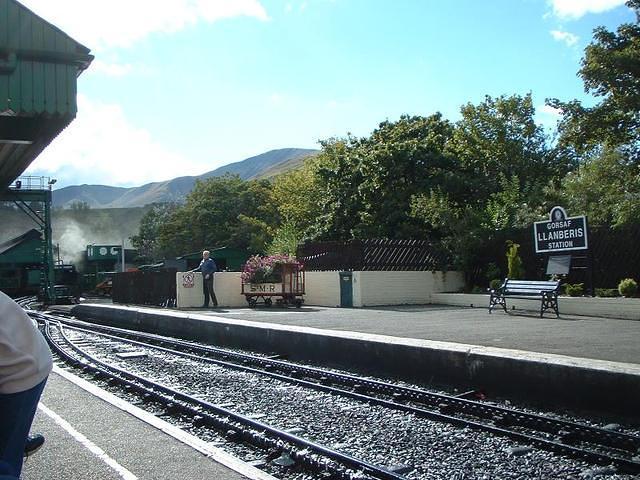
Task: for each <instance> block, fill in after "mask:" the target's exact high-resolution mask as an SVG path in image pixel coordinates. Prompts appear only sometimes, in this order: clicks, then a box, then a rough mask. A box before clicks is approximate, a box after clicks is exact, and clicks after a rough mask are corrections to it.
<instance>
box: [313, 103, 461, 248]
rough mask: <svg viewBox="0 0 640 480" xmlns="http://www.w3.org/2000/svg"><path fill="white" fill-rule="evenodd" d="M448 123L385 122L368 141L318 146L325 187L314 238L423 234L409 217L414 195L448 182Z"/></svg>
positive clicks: (432, 118)
mask: <svg viewBox="0 0 640 480" xmlns="http://www.w3.org/2000/svg"><path fill="white" fill-rule="evenodd" d="M451 133H452V125H451V124H450V122H448V121H447V120H444V119H443V118H442V116H441V115H440V114H435V115H431V116H429V117H419V116H414V117H410V116H403V117H401V118H400V120H398V121H397V122H388V121H386V122H383V123H381V124H380V125H379V127H378V128H377V129H376V130H375V131H374V132H373V133H372V135H371V136H370V137H369V138H363V139H355V138H353V137H348V138H346V139H330V140H327V141H324V142H321V145H322V152H321V154H320V156H319V161H320V166H319V168H318V171H317V174H318V178H319V181H320V182H321V183H322V184H323V185H324V189H325V190H324V196H323V198H322V203H321V214H320V215H319V216H318V218H317V220H316V223H315V228H316V234H317V235H318V236H319V237H321V238H327V239H350V238H354V237H386V238H408V237H413V236H417V235H421V234H422V231H421V229H420V224H419V222H416V220H415V219H414V218H413V217H412V216H411V215H410V212H411V198H412V196H413V195H415V194H418V193H420V192H423V191H425V190H428V188H429V187H435V186H436V185H439V184H441V183H443V182H445V181H446V179H445V178H444V177H445V176H446V175H447V172H449V171H450V169H451V164H452V161H451V159H450V158H448V157H447V156H446V155H444V153H443V151H444V146H445V144H446V142H447V141H448V140H449V139H450V137H451Z"/></svg>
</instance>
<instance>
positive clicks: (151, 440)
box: [21, 368, 275, 480]
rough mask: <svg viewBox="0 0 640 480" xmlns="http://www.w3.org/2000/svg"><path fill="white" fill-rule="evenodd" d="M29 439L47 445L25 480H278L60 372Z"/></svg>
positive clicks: (47, 391)
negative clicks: (38, 439)
mask: <svg viewBox="0 0 640 480" xmlns="http://www.w3.org/2000/svg"><path fill="white" fill-rule="evenodd" d="M81 387H82V388H81ZM85 388H86V389H89V390H91V391H87V390H85ZM91 392H93V393H96V394H98V395H101V396H102V398H99V397H97V396H95V395H94V394H93V393H91ZM110 402H112V403H115V404H116V405H119V406H116V405H114V404H112V403H110ZM123 408H124V409H126V410H127V411H124V410H123ZM136 415H138V416H140V417H141V418H142V417H146V418H148V419H150V421H152V422H153V423H154V424H155V426H152V425H149V424H148V423H145V422H144V421H142V420H141V419H140V418H137V417H136ZM32 432H37V433H42V434H43V435H45V438H46V442H45V444H44V446H43V447H42V449H40V450H39V451H38V452H37V453H35V454H34V455H33V456H32V457H31V458H29V459H27V461H26V462H25V465H24V468H23V472H22V477H21V478H22V479H23V480H71V479H74V480H79V479H86V480H111V479H114V480H115V479H125V480H136V479H141V480H142V479H146V480H152V479H153V480H155V479H158V480H160V479H162V480H165V479H174V478H175V479H181V480H182V479H192V480H199V479H202V480H204V479H207V480H208V479H219V480H241V479H245V478H253V479H256V480H275V479H273V477H271V476H269V475H266V474H264V473H263V472H261V471H259V470H257V469H255V468H253V467H250V466H248V465H246V464H243V463H242V462H240V461H237V460H235V459H233V458H231V457H230V456H228V455H227V454H225V453H224V452H221V451H219V450H218V449H216V448H214V447H212V446H209V445H208V444H206V442H202V441H199V440H198V439H196V438H195V437H192V436H190V435H188V434H185V433H183V432H177V429H176V428H175V427H172V426H171V425H169V424H168V423H166V422H164V421H162V420H160V419H157V418H156V417H154V416H153V415H150V414H148V413H146V412H142V411H141V410H140V409H138V408H137V407H134V406H132V405H128V404H126V402H123V401H121V400H119V399H116V398H115V397H113V396H112V395H110V394H108V393H107V392H104V391H102V390H99V389H98V388H97V387H94V386H91V385H89V384H88V383H87V382H85V381H83V380H82V379H79V378H77V377H75V376H73V375H69V374H67V373H66V372H64V371H60V370H58V369H57V368H56V369H55V370H54V372H53V373H52V374H51V375H50V376H49V380H48V382H47V386H46V388H45V391H44V394H43V396H42V398H41V402H40V405H39V408H38V412H37V414H36V418H35V421H34V424H33V427H32ZM170 433H177V435H178V437H179V438H180V440H179V439H176V438H174V436H172V435H170ZM181 440H182V441H181ZM185 442H186V443H185ZM217 460H221V461H225V462H227V463H228V464H229V465H232V466H233V467H234V468H236V469H237V470H240V471H242V472H243V474H241V473H238V472H237V471H234V470H232V469H230V468H229V467H227V466H224V465H222V464H220V463H218V461H217Z"/></svg>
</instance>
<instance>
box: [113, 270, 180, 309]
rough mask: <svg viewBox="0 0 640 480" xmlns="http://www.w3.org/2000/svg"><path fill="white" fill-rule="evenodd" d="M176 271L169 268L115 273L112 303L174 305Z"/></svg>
mask: <svg viewBox="0 0 640 480" xmlns="http://www.w3.org/2000/svg"><path fill="white" fill-rule="evenodd" d="M176 271H177V270H175V269H172V268H170V269H164V270H155V271H137V272H125V273H117V274H115V275H114V276H113V289H112V292H111V295H112V299H113V303H125V304H131V305H155V306H161V307H174V306H175V305H176Z"/></svg>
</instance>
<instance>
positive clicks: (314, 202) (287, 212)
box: [271, 157, 324, 239]
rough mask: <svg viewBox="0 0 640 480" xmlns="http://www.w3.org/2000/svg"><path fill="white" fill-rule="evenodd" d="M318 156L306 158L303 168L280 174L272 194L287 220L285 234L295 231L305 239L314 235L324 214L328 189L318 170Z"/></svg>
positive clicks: (285, 220) (284, 218) (279, 211)
mask: <svg viewBox="0 0 640 480" xmlns="http://www.w3.org/2000/svg"><path fill="white" fill-rule="evenodd" d="M319 165H320V162H319V159H318V158H317V157H313V158H311V159H308V160H306V161H305V162H304V163H303V165H302V166H301V167H300V168H297V169H294V170H291V171H289V172H286V173H283V174H281V175H279V176H277V177H276V178H275V179H274V182H273V189H272V192H271V196H272V199H273V201H274V202H275V204H276V206H277V209H278V213H279V215H280V218H281V219H282V221H283V225H282V227H281V228H284V230H283V233H284V232H285V231H286V232H289V233H286V236H289V234H290V232H292V231H293V230H295V231H296V232H297V233H296V235H297V236H299V237H300V239H302V238H303V237H305V236H309V235H311V232H310V229H311V228H310V227H311V226H312V225H313V223H314V221H315V220H316V218H317V217H318V215H319V214H320V203H321V200H322V197H323V193H324V188H323V185H322V183H321V182H320V179H319V177H318V174H317V171H318V168H319ZM285 225H286V228H285Z"/></svg>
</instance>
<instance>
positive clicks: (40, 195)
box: [0, 176, 55, 303]
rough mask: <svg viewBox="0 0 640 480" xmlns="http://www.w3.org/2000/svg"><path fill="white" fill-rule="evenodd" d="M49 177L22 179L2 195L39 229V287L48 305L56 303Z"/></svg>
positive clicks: (0, 199) (2, 198)
mask: <svg viewBox="0 0 640 480" xmlns="http://www.w3.org/2000/svg"><path fill="white" fill-rule="evenodd" d="M54 183H55V180H53V179H51V178H49V177H33V176H25V177H19V178H18V179H16V180H14V181H13V183H12V184H11V185H10V186H9V188H7V189H6V190H4V192H1V193H0V201H9V202H13V203H14V204H15V205H17V206H18V208H20V210H22V211H23V212H24V213H25V214H26V215H27V216H28V217H29V218H30V219H31V220H33V221H34V223H35V224H36V225H37V226H38V229H39V230H40V232H41V238H42V268H41V275H40V287H41V290H42V293H43V296H44V300H45V301H46V302H47V303H55V291H54V288H53V285H54V282H55V280H54V278H55V277H54V268H53V266H54V253H53V240H52V229H51V186H52V185H53V184H54Z"/></svg>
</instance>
